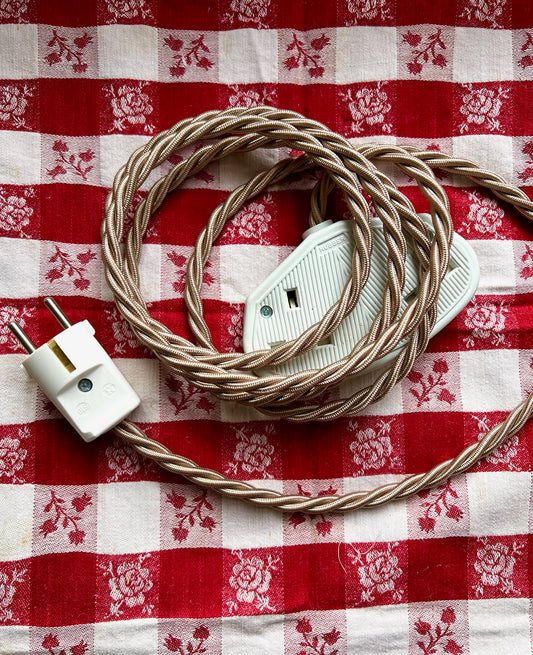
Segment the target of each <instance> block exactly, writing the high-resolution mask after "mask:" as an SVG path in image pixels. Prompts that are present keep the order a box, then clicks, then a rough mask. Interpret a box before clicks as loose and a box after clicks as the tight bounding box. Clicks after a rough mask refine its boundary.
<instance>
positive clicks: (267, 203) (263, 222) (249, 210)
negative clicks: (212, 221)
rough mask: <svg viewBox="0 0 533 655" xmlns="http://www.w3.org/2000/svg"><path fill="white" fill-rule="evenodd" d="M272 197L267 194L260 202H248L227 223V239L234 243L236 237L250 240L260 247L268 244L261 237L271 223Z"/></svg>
mask: <svg viewBox="0 0 533 655" xmlns="http://www.w3.org/2000/svg"><path fill="white" fill-rule="evenodd" d="M272 206H273V202H272V196H271V194H270V193H268V194H267V195H266V196H265V197H264V198H263V201H262V202H249V203H247V204H246V206H245V207H243V208H242V209H241V210H240V211H238V212H237V213H236V214H235V216H234V217H233V218H232V219H231V220H230V221H229V222H228V223H227V232H226V234H227V238H228V239H230V240H232V241H235V240H236V239H237V238H238V237H242V238H244V239H250V240H251V241H254V242H257V243H259V244H261V245H265V244H267V243H268V240H267V239H265V237H264V236H263V235H265V234H266V233H267V232H268V229H269V226H270V223H271V222H272V215H271V214H270V212H271V211H272V209H271V207H272Z"/></svg>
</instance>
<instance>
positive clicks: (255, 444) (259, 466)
mask: <svg viewBox="0 0 533 655" xmlns="http://www.w3.org/2000/svg"><path fill="white" fill-rule="evenodd" d="M234 429H235V436H236V437H237V446H236V447H235V451H234V453H233V460H234V461H233V462H230V463H229V465H228V468H227V472H228V473H233V474H234V475H237V474H239V473H241V474H244V475H251V476H253V477H256V476H258V475H259V476H261V477H263V478H272V477H273V476H272V474H271V473H270V471H269V468H270V466H271V465H272V455H273V454H274V446H273V445H272V444H271V443H270V442H269V438H272V437H273V436H274V434H275V429H274V424H273V423H269V424H267V425H266V426H265V427H264V428H263V433H262V434H259V433H258V432H256V431H255V429H254V428H253V427H251V426H243V427H241V428H234Z"/></svg>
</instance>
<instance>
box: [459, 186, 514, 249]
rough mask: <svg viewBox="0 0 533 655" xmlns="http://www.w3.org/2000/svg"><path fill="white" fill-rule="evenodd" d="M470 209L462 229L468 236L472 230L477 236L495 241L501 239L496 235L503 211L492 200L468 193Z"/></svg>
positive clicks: (473, 192)
mask: <svg viewBox="0 0 533 655" xmlns="http://www.w3.org/2000/svg"><path fill="white" fill-rule="evenodd" d="M468 197H469V199H470V201H471V202H470V208H469V210H468V216H467V217H466V221H464V222H463V224H462V227H463V228H464V230H465V231H466V232H467V233H469V234H470V232H471V231H472V230H475V231H476V232H479V234H488V235H491V236H493V237H494V238H496V239H500V238H502V237H501V236H500V234H499V233H498V230H499V228H500V227H501V226H502V219H503V217H504V212H503V209H502V208H501V207H500V206H499V205H498V203H497V201H496V200H495V199H494V198H484V197H483V196H482V195H481V194H480V193H478V192H477V191H471V192H470V193H468Z"/></svg>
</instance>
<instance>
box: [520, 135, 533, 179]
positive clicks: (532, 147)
mask: <svg viewBox="0 0 533 655" xmlns="http://www.w3.org/2000/svg"><path fill="white" fill-rule="evenodd" d="M522 152H523V153H524V154H525V155H527V156H528V159H527V161H526V164H528V166H527V167H526V168H525V169H524V170H523V171H521V172H520V173H518V177H519V178H520V179H521V180H522V182H527V181H528V180H529V178H530V177H533V141H527V142H526V143H525V144H524V147H523V148H522Z"/></svg>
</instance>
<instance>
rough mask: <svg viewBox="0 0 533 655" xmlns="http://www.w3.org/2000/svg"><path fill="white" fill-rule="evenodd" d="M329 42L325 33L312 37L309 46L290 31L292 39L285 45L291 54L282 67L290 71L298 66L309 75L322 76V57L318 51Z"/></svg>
mask: <svg viewBox="0 0 533 655" xmlns="http://www.w3.org/2000/svg"><path fill="white" fill-rule="evenodd" d="M329 44H330V39H329V37H327V36H326V35H325V34H322V35H321V36H319V37H317V38H316V39H312V41H311V43H310V44H309V46H307V45H306V44H305V42H304V41H302V39H300V38H298V37H297V36H296V32H293V33H292V41H291V42H290V43H289V45H288V46H287V52H291V53H292V54H291V55H290V56H289V57H287V59H285V60H284V61H283V65H284V67H285V68H286V69H287V70H289V71H291V70H293V69H294V68H300V66H301V67H302V68H304V69H306V70H307V72H308V73H309V75H310V76H311V77H322V76H323V75H324V66H322V57H321V54H320V51H321V50H322V49H323V48H325V47H326V46H328V45H329Z"/></svg>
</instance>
